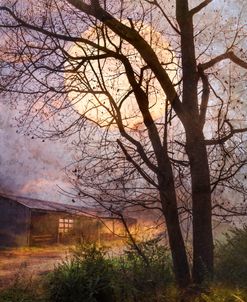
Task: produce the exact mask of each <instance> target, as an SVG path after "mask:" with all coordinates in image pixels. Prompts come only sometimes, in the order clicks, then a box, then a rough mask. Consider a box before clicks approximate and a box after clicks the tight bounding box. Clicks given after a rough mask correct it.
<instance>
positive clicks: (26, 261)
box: [0, 246, 69, 289]
mask: <svg viewBox="0 0 247 302" xmlns="http://www.w3.org/2000/svg"><path fill="white" fill-rule="evenodd" d="M68 254H69V248H68V247H64V246H59V247H53V248H50V247H49V248H48V247H47V248H30V249H11V250H4V251H1V250H0V289H1V288H4V287H6V286H9V285H11V284H12V283H14V282H16V281H18V279H20V278H23V277H25V278H34V277H37V276H41V275H42V274H46V273H47V272H49V271H51V270H52V269H53V268H54V266H55V265H56V264H57V263H59V262H60V261H61V260H62V259H64V258H65V257H66V255H68Z"/></svg>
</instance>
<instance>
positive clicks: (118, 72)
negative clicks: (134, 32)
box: [65, 24, 177, 130]
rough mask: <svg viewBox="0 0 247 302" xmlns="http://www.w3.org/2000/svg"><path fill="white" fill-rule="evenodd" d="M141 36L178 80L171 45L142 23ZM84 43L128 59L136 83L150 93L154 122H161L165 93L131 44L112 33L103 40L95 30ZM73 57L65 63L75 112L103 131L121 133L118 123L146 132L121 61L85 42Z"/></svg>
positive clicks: (71, 50)
mask: <svg viewBox="0 0 247 302" xmlns="http://www.w3.org/2000/svg"><path fill="white" fill-rule="evenodd" d="M139 33H140V34H141V36H142V37H143V38H144V39H145V40H146V41H147V42H148V43H149V44H150V45H151V46H152V47H153V49H154V50H155V52H156V54H157V57H158V59H159V61H160V62H161V63H162V64H163V66H164V68H165V69H166V71H167V73H168V75H169V77H170V78H171V80H172V81H174V80H176V79H177V68H176V66H177V62H176V59H175V55H174V53H173V52H172V51H171V50H170V48H169V44H168V42H167V41H166V40H165V39H164V37H163V36H162V35H161V34H160V33H158V32H156V31H155V30H154V29H153V28H152V27H151V26H149V25H145V26H144V25H143V24H142V26H140V29H139ZM83 38H85V39H88V40H90V41H93V42H94V43H97V45H100V46H101V47H102V48H107V49H110V50H111V51H119V53H121V54H123V55H124V56H126V57H127V58H128V59H129V62H130V63H131V65H132V68H133V70H134V72H135V77H136V80H137V82H139V83H140V86H141V88H142V89H143V90H144V91H146V92H147V94H148V97H149V110H150V113H151V115H152V117H153V119H154V120H158V119H160V118H161V117H162V116H164V113H165V106H166V97H165V95H164V92H163V91H162V89H161V87H160V84H159V82H158V81H157V80H156V78H155V77H154V75H153V73H152V72H151V70H150V69H149V68H148V66H146V63H145V61H144V60H143V59H142V57H141V56H140V54H139V53H138V52H137V50H136V49H135V48H134V47H133V46H132V45H130V44H129V43H128V42H126V41H123V40H120V38H119V37H118V36H117V35H116V34H115V33H113V32H111V31H107V33H104V36H103V35H102V34H101V33H100V32H97V30H96V29H94V30H92V29H91V30H88V31H85V32H84V33H83ZM68 53H69V56H70V60H69V61H68V62H67V63H66V64H65V85H66V87H67V93H68V99H69V101H70V102H71V104H72V106H73V108H74V109H75V110H76V111H77V112H78V113H79V114H81V115H83V116H85V117H86V118H87V119H88V120H89V121H92V122H94V123H97V124H98V125H99V126H100V127H109V128H111V129H113V128H116V127H118V123H119V120H121V122H122V124H123V125H124V127H127V128H129V129H131V130H136V129H139V128H140V127H142V126H141V125H142V124H143V117H142V115H141V112H140V110H139V108H138V105H137V102H136V99H135V96H134V93H133V91H132V88H131V85H130V84H129V81H128V78H127V75H126V71H125V67H124V65H123V64H122V62H121V61H119V60H117V59H116V58H114V57H111V56H110V57H107V56H106V54H105V52H104V51H103V50H98V49H96V48H94V47H93V46H89V45H87V44H86V43H74V44H73V45H71V46H70V48H69V50H68Z"/></svg>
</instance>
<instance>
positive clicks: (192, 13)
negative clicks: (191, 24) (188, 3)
mask: <svg viewBox="0 0 247 302" xmlns="http://www.w3.org/2000/svg"><path fill="white" fill-rule="evenodd" d="M212 1H213V0H205V1H203V2H202V3H201V4H199V5H198V6H196V7H194V8H192V9H191V10H190V12H189V13H190V15H191V16H193V15H195V14H197V13H199V12H200V11H201V10H202V9H203V8H204V7H206V6H207V5H208V4H209V3H211V2H212Z"/></svg>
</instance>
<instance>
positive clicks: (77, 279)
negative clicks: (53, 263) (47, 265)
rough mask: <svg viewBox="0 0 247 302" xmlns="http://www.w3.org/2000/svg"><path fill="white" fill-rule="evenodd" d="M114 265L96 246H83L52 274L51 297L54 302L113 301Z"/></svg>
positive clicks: (50, 283)
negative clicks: (112, 276) (112, 277)
mask: <svg viewBox="0 0 247 302" xmlns="http://www.w3.org/2000/svg"><path fill="white" fill-rule="evenodd" d="M111 271H112V267H111V264H110V261H109V260H107V259H105V257H104V251H103V250H102V249H99V248H97V247H96V246H95V245H94V244H88V245H82V246H80V247H79V248H77V249H76V251H75V253H74V255H73V257H72V258H67V259H65V260H64V261H63V262H62V263H61V264H59V265H58V266H57V267H56V269H55V270H54V272H53V273H52V274H51V277H50V282H49V296H50V299H51V301H53V302H79V301H83V302H99V301H100V302H104V301H106V302H110V301H113V289H112V286H111Z"/></svg>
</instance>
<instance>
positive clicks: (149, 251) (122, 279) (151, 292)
mask: <svg viewBox="0 0 247 302" xmlns="http://www.w3.org/2000/svg"><path fill="white" fill-rule="evenodd" d="M137 246H138V248H139V250H140V251H141V254H142V255H141V254H140V253H139V252H138V251H137V249H136V248H135V247H134V246H133V245H129V248H128V249H127V250H126V251H125V253H124V255H123V256H122V257H119V258H118V259H116V260H115V265H114V267H115V274H116V276H117V278H116V279H115V282H114V284H115V293H116V296H117V300H118V301H152V299H153V300H155V301H158V300H159V299H160V297H161V296H162V295H163V294H164V292H165V289H166V288H167V287H168V286H169V285H171V284H172V282H173V281H174V277H173V273H172V266H171V259H170V256H169V253H168V251H167V250H166V249H165V247H164V246H161V245H160V244H159V239H152V240H148V241H144V242H140V243H137ZM151 298H152V299H151ZM150 299H151V300H150Z"/></svg>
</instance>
